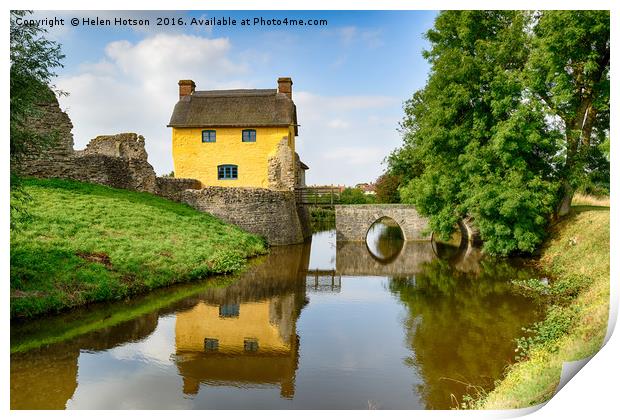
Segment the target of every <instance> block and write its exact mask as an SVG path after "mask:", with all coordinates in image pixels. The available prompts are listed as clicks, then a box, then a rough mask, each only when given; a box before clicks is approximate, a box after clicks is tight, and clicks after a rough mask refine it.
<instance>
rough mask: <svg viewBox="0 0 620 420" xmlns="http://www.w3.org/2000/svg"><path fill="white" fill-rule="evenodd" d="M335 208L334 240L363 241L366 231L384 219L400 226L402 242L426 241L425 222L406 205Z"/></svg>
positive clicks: (425, 219)
mask: <svg viewBox="0 0 620 420" xmlns="http://www.w3.org/2000/svg"><path fill="white" fill-rule="evenodd" d="M335 209H336V240H338V241H366V234H367V233H368V229H369V228H370V227H371V226H372V224H373V223H375V222H376V221H377V220H379V219H382V218H384V217H389V218H391V219H393V220H394V221H395V222H396V223H398V225H399V226H400V228H401V230H402V232H403V236H404V239H405V241H430V240H431V237H432V235H431V233H430V231H429V230H428V219H427V218H426V217H422V216H420V214H418V212H417V211H416V209H415V208H414V207H413V206H411V205H407V204H360V205H339V206H335Z"/></svg>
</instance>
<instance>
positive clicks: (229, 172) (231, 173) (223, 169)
mask: <svg viewBox="0 0 620 420" xmlns="http://www.w3.org/2000/svg"><path fill="white" fill-rule="evenodd" d="M237 175H238V173H237V165H220V166H218V167H217V179H237Z"/></svg>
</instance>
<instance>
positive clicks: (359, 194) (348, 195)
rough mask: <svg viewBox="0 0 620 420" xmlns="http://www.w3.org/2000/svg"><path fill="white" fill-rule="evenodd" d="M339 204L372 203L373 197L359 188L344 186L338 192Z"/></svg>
mask: <svg viewBox="0 0 620 420" xmlns="http://www.w3.org/2000/svg"><path fill="white" fill-rule="evenodd" d="M340 203H341V204H371V203H374V198H373V197H372V196H370V195H367V194H364V191H362V190H361V189H359V188H345V189H344V191H342V193H340Z"/></svg>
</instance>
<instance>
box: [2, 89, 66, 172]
mask: <svg viewBox="0 0 620 420" xmlns="http://www.w3.org/2000/svg"><path fill="white" fill-rule="evenodd" d="M39 111H40V112H39V114H38V115H37V116H36V117H33V118H31V119H30V121H29V126H30V128H31V129H33V130H34V131H36V132H38V133H40V134H50V135H51V137H52V140H53V141H52V142H51V143H50V144H46V145H43V146H42V147H41V148H35V147H34V146H31V147H30V150H29V153H28V154H27V155H26V156H25V157H24V159H23V161H22V162H21V163H20V166H19V167H18V168H11V169H12V170H16V171H18V172H20V173H22V174H24V175H26V176H35V177H57V178H66V177H67V175H68V174H69V173H71V172H72V159H73V156H74V152H73V134H71V130H72V129H73V124H72V123H71V119H70V118H69V116H68V115H67V114H66V113H65V112H63V111H62V110H61V109H60V106H59V105H58V100H57V99H56V98H55V97H54V99H53V100H52V101H51V102H49V103H46V104H40V105H39Z"/></svg>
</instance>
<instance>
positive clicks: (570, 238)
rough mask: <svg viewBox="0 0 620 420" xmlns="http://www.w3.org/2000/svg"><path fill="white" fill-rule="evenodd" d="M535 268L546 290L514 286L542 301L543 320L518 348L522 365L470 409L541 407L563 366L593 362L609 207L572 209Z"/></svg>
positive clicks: (602, 315) (605, 290)
mask: <svg viewBox="0 0 620 420" xmlns="http://www.w3.org/2000/svg"><path fill="white" fill-rule="evenodd" d="M539 263H540V265H541V268H542V270H544V271H545V272H547V273H549V275H550V277H551V282H550V284H549V285H545V284H544V283H540V282H536V281H529V282H522V283H520V284H518V285H517V286H518V287H520V288H521V289H522V290H523V291H524V292H526V293H530V294H534V295H536V294H537V295H540V296H544V298H545V299H546V300H547V302H548V308H547V316H546V318H545V319H544V320H543V321H542V322H540V323H538V324H536V325H535V326H533V327H532V328H530V329H529V330H528V331H527V333H529V335H528V337H527V338H523V339H521V340H519V342H518V343H517V344H518V345H517V352H518V353H519V354H520V357H521V361H520V362H518V363H516V364H514V365H512V366H511V367H510V368H509V369H508V371H507V375H506V377H505V378H504V379H503V380H502V381H501V382H500V383H499V384H498V385H497V387H496V388H495V389H494V390H493V391H492V392H491V393H489V394H488V395H478V396H477V399H476V400H475V401H474V402H473V404H472V405H473V408H484V409H506V408H520V407H526V406H531V405H535V404H538V403H542V402H544V401H546V400H548V399H549V398H551V397H552V396H553V392H554V390H555V389H556V387H557V385H558V383H559V380H560V373H561V370H562V363H563V362H564V361H572V360H579V359H583V358H585V357H588V356H591V355H593V354H594V353H596V352H597V351H598V350H599V349H600V347H601V345H602V343H603V339H604V337H605V333H606V330H607V321H608V316H609V207H594V206H574V207H573V210H572V213H571V214H570V216H568V217H567V218H565V219H563V220H562V221H561V222H559V223H558V224H556V225H555V226H553V228H552V232H551V237H550V238H549V240H548V241H547V243H546V246H545V247H544V249H543V252H542V256H541V259H540V261H539ZM467 405H468V404H466V406H467Z"/></svg>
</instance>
